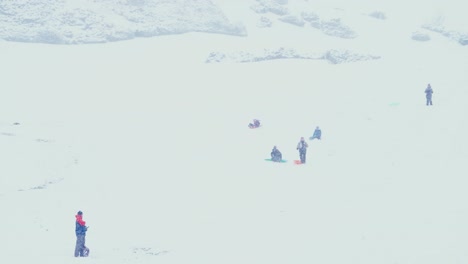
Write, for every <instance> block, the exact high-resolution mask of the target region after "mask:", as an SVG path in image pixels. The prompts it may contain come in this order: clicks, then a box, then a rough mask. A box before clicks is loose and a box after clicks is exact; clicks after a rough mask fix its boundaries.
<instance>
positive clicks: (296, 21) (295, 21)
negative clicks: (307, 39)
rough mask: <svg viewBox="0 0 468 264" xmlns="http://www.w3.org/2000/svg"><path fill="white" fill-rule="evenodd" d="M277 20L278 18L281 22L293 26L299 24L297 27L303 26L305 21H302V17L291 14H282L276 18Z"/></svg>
mask: <svg viewBox="0 0 468 264" xmlns="http://www.w3.org/2000/svg"><path fill="white" fill-rule="evenodd" d="M278 20H280V21H282V22H285V23H289V24H292V25H295V26H299V27H303V26H304V24H305V22H304V20H303V19H302V18H300V17H297V16H293V15H288V16H282V17H280V18H278Z"/></svg>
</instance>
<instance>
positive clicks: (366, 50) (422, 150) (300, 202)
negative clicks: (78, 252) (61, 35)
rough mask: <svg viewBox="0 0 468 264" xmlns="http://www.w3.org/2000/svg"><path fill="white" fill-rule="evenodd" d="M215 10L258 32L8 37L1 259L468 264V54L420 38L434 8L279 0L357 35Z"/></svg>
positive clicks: (0, 142) (239, 9)
mask: <svg viewBox="0 0 468 264" xmlns="http://www.w3.org/2000/svg"><path fill="white" fill-rule="evenodd" d="M194 2H195V1H194ZM212 2H213V4H215V5H216V6H217V7H219V9H220V10H223V13H224V14H225V16H226V17H228V18H229V21H242V23H243V25H245V28H246V30H247V32H248V33H249V34H248V35H247V36H246V37H238V36H235V35H226V34H205V33H202V32H190V33H187V34H177V35H170V36H165V37H157V38H140V39H134V40H130V41H116V42H111V43H110V42H109V43H105V44H97V45H44V44H37V43H17V42H14V41H0V58H1V59H0V72H2V78H0V87H1V90H2V96H1V97H0V113H1V116H0V146H1V147H0V160H1V161H2V165H1V166H0V209H1V210H2V214H1V220H2V224H1V225H0V234H2V239H1V240H0V249H1V250H0V252H1V253H2V254H1V257H0V259H1V261H2V263H8V264H24V263H37V262H41V263H42V262H44V263H47V264H64V263H71V264H78V263H81V264H82V263H84V262H86V263H89V264H152V263H161V264H179V263H205V264H219V263H223V264H239V263H272V264H276V263H278V264H280V263H281V264H283V263H294V264H309V263H322V264H336V263H359V264H375V263H379V264H395V263H415V264H440V263H447V264H460V263H467V262H468V255H467V254H466V247H465V245H466V244H468V229H467V228H466V222H467V220H468V208H467V206H466V200H467V198H468V197H467V194H466V187H465V186H466V185H467V178H466V175H467V174H468V172H467V169H466V160H468V141H467V139H466V135H467V134H468V119H467V118H468V117H467V115H466V113H467V112H468V107H467V105H466V104H464V102H463V98H466V97H467V96H468V90H467V89H466V88H465V87H464V84H465V83H467V82H468V75H467V74H466V69H467V68H468V65H467V63H468V52H467V50H466V46H463V45H460V43H459V42H458V41H456V40H455V39H452V38H447V37H445V36H444V35H443V34H439V33H437V32H434V31H431V30H427V29H424V28H421V25H427V24H430V22H431V21H432V20H431V19H432V17H433V14H434V13H433V11H432V10H431V8H432V6H433V5H432V4H437V3H436V2H437V1H432V0H427V1H426V2H427V6H426V5H421V3H420V2H419V1H416V2H415V3H416V4H415V6H408V5H406V6H405V7H406V8H402V7H401V5H396V2H394V1H392V2H391V3H390V2H387V3H386V4H382V3H380V2H372V3H368V2H369V1H364V0H363V1H359V0H356V1H352V3H351V2H350V1H346V2H344V1H343V2H342V3H339V2H340V1H334V0H326V1H325V0H323V1H318V0H317V1H312V0H309V1H293V0H290V1H284V0H283V1H276V3H277V4H278V5H279V6H282V7H287V11H288V13H287V14H285V15H284V16H289V15H293V16H296V17H298V18H300V17H301V16H298V15H297V14H300V12H299V11H300V10H302V9H304V10H305V7H307V6H309V7H313V8H312V9H313V10H309V11H311V12H312V11H313V12H315V13H316V14H317V15H318V17H319V18H320V21H332V20H333V19H340V23H341V25H345V26H346V27H348V28H350V29H352V31H353V32H355V34H356V35H355V37H354V38H342V37H337V36H332V35H330V34H325V33H324V32H323V31H322V30H321V29H320V28H317V27H313V26H312V25H311V24H310V23H308V22H304V26H298V25H296V24H294V23H290V22H291V21H293V20H289V22H285V21H283V20H284V19H282V20H280V18H281V17H282V16H283V15H281V14H280V15H278V14H276V13H273V12H267V13H261V12H260V13H259V12H258V9H255V8H252V7H255V6H256V5H267V6H269V5H271V6H273V5H275V4H274V3H273V2H271V1H270V2H268V3H267V2H266V1H264V2H260V1H247V0H239V1H230V0H228V1H224V0H213V1H212ZM366 2H367V4H365V3H366ZM449 2H450V3H451V4H453V3H454V2H455V1H453V0H452V1H449ZM10 3H15V4H16V5H18V3H20V1H15V2H13V1H11V2H10ZM35 3H39V2H35ZM101 3H104V2H101ZM153 3H155V2H153ZM68 4H70V3H68ZM96 4H97V3H96ZM398 4H399V3H398ZM5 5H6V3H4V2H2V6H5ZM311 5H312V6H311ZM393 5H394V6H393ZM416 7H420V8H419V9H417V8H416ZM437 8H440V5H439V6H438V7H437ZM415 10H419V11H418V12H416V11H415ZM441 10H442V11H441V12H442V13H443V12H445V11H444V10H443V9H441ZM452 11H453V10H452ZM262 12H263V11H262ZM436 13H437V12H436ZM436 15H440V14H436ZM262 16H263V17H267V18H268V19H270V21H271V22H272V24H271V27H258V23H257V22H258V21H260V19H261V17H262ZM424 17H427V19H424ZM10 18H11V17H10ZM457 18H460V16H458V17H457ZM207 19H208V18H207ZM294 21H295V20H294ZM463 21H466V20H460V21H453V20H451V19H450V18H449V17H446V19H445V20H443V23H442V24H443V25H445V26H444V28H446V29H447V30H451V31H452V30H453V31H457V32H463V30H462V28H461V29H460V28H457V23H456V22H458V23H459V24H462V23H461V22H463ZM449 22H450V23H449ZM297 24H299V23H297ZM25 27H26V26H25ZM57 28H58V29H61V27H57ZM6 29H8V27H3V28H2V30H6ZM36 29H37V28H36ZM36 29H34V30H36ZM455 29H457V30H455ZM103 32H105V31H103ZM415 32H419V33H420V34H422V36H421V35H418V34H416V33H415ZM106 34H107V33H106ZM415 36H416V37H415ZM425 36H426V37H427V36H428V37H429V39H428V40H427V38H425ZM414 37H415V38H416V39H417V40H414V39H413V38H414ZM424 39H426V40H427V41H421V40H424ZM327 51H335V52H336V53H331V54H330V53H329V54H330V56H328V58H334V59H333V60H329V61H327V60H324V58H326V57H322V56H323V55H324V54H327ZM346 51H348V52H347V53H346ZM210 54H214V56H212V57H211V56H210ZM223 54H224V55H225V56H226V57H228V59H226V60H224V62H232V61H234V62H237V61H248V62H250V61H252V62H253V61H255V63H206V62H207V58H214V59H216V58H217V56H219V55H223ZM243 54H247V55H246V56H241V55H243ZM366 54H370V55H371V56H378V58H379V59H368V60H361V61H359V60H358V59H359V58H361V57H360V56H364V58H367V57H366ZM230 56H232V57H230ZM304 56H310V57H307V59H300V60H299V59H294V58H303V57H304ZM252 58H257V60H252ZM277 58H284V59H282V60H278V59H277ZM352 58H357V59H356V60H352ZM334 60H336V62H337V63H329V62H333V61H334ZM219 61H220V62H221V61H223V60H221V59H220V60H219ZM339 62H348V63H339ZM427 83H431V84H432V87H433V88H434V98H433V101H434V105H433V106H431V107H429V106H426V105H425V95H424V89H425V87H426V85H427ZM252 118H259V119H260V120H261V121H262V124H263V126H262V127H261V128H260V129H256V130H250V129H248V128H247V124H248V122H250V121H251V119H252ZM316 126H320V127H321V128H322V131H323V135H322V140H321V141H317V140H314V141H309V143H310V147H309V150H308V163H307V164H306V165H303V166H297V165H294V164H293V163H292V162H291V161H292V160H294V159H297V158H298V153H297V150H296V148H295V147H296V144H297V142H298V140H299V138H300V137H301V136H304V137H308V136H310V135H311V134H312V133H313V130H314V128H315V127H316ZM274 145H276V146H277V147H278V148H279V149H280V150H281V151H282V153H283V156H284V158H285V159H287V160H289V162H287V163H284V164H274V163H268V162H265V161H264V159H265V158H268V157H269V154H270V151H271V148H272V147H273V146H274ZM78 210H82V211H83V212H84V219H85V220H86V221H87V224H88V225H89V226H90V229H89V231H88V234H87V242H86V243H87V245H88V247H90V248H91V256H90V257H89V258H88V259H74V257H73V251H74V246H75V234H74V220H75V219H74V214H75V213H76V212H77V211H78Z"/></svg>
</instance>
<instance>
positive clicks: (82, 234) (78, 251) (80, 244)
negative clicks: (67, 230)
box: [75, 211, 89, 257]
mask: <svg viewBox="0 0 468 264" xmlns="http://www.w3.org/2000/svg"><path fill="white" fill-rule="evenodd" d="M75 218H76V227H75V234H76V246H75V257H87V256H89V248H87V247H86V246H85V242H86V241H85V238H86V231H88V227H87V226H86V222H85V221H83V212H81V211H78V213H77V214H76V215H75Z"/></svg>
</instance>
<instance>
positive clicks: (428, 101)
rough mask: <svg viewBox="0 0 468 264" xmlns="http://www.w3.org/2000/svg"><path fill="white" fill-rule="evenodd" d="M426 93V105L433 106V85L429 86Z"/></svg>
mask: <svg viewBox="0 0 468 264" xmlns="http://www.w3.org/2000/svg"><path fill="white" fill-rule="evenodd" d="M424 93H426V105H432V94H433V93H434V91H433V90H432V87H431V84H428V85H427V88H426V90H425V91H424Z"/></svg>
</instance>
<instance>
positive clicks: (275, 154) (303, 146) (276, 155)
mask: <svg viewBox="0 0 468 264" xmlns="http://www.w3.org/2000/svg"><path fill="white" fill-rule="evenodd" d="M315 138H316V139H319V140H320V139H321V138H322V130H321V129H320V128H319V127H316V128H315V131H314V134H313V135H312V136H311V137H310V138H309V139H310V140H313V139H315ZM308 147H309V144H307V142H306V141H305V139H304V137H301V140H300V141H299V143H297V146H296V150H298V151H299V159H300V161H301V164H304V163H306V155H307V148H308ZM271 160H272V161H274V162H281V161H282V160H283V155H282V154H281V151H279V149H278V148H277V147H276V146H273V149H272V150H271Z"/></svg>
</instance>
